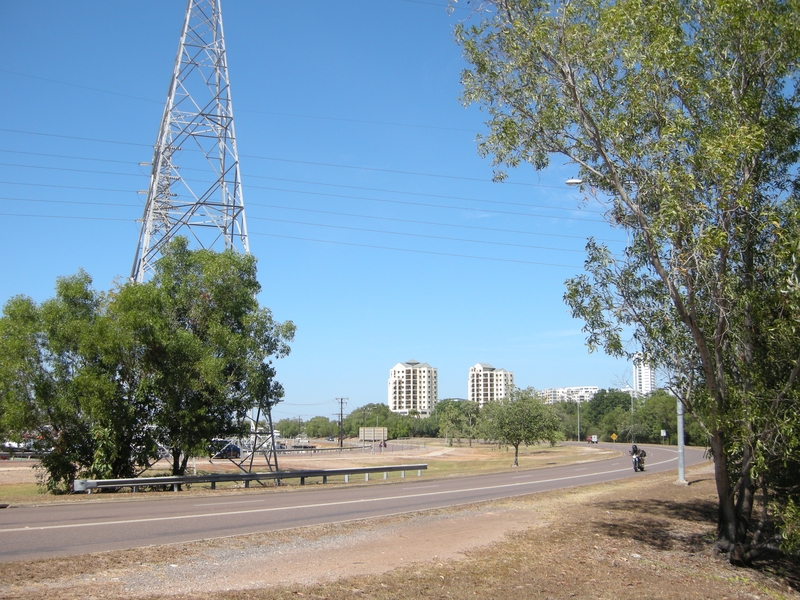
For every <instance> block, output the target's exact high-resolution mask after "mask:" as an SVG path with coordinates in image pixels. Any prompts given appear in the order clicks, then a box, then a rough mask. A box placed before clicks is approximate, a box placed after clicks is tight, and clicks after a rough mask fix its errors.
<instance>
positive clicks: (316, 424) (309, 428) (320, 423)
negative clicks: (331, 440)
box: [305, 417, 339, 438]
mask: <svg viewBox="0 0 800 600" xmlns="http://www.w3.org/2000/svg"><path fill="white" fill-rule="evenodd" d="M305 429H306V435H307V436H308V437H312V438H323V437H329V436H333V435H338V434H339V427H338V425H337V423H336V421H331V420H330V419H329V418H328V417H312V418H311V419H309V420H308V421H307V422H306V427H305Z"/></svg>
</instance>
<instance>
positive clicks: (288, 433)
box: [275, 419, 305, 439]
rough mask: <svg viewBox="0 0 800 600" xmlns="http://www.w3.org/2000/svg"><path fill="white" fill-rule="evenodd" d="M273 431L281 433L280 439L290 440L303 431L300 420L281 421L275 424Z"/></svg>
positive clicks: (303, 425) (303, 427)
mask: <svg viewBox="0 0 800 600" xmlns="http://www.w3.org/2000/svg"><path fill="white" fill-rule="evenodd" d="M275 429H276V430H278V431H280V432H281V437H284V438H287V439H291V438H296V437H297V436H298V435H300V434H301V433H303V432H304V431H305V424H304V423H303V420H302V419H281V420H280V421H278V422H277V423H275Z"/></svg>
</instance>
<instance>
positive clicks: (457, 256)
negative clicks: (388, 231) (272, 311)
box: [250, 231, 583, 269]
mask: <svg viewBox="0 0 800 600" xmlns="http://www.w3.org/2000/svg"><path fill="white" fill-rule="evenodd" d="M250 235H259V236H264V237H274V238H283V239H287V240H301V241H304V242H319V243H321V244H336V245H339V246H355V247H357V248H370V249H375V250H395V251H397V252H411V253H414V254H430V255H433V256H450V257H454V258H469V259H474V260H490V261H494V262H508V263H517V264H524V265H538V266H542V267H564V268H567V269H582V268H583V266H582V265H562V264H557V263H546V262H536V261H530V260H517V259H513V258H494V257H489V256H472V255H469V254H453V253H449V252H433V251H430V250H413V249H409V248H393V247H391V246H374V245H371V244H355V243H353V242H337V241H331V240H319V239H315V238H303V237H295V236H290V235H278V234H274V233H255V232H252V231H251V232H250Z"/></svg>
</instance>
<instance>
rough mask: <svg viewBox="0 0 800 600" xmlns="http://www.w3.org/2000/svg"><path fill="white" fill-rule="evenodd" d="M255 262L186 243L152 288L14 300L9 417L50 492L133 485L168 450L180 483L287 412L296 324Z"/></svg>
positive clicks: (0, 352)
mask: <svg viewBox="0 0 800 600" xmlns="http://www.w3.org/2000/svg"><path fill="white" fill-rule="evenodd" d="M259 291H260V286H259V284H258V281H257V280H256V269H255V259H254V258H253V257H251V256H242V255H239V254H237V253H235V252H232V251H229V252H223V253H214V252H209V251H205V250H198V251H192V250H189V249H188V245H187V242H186V240H185V239H183V238H178V239H176V240H175V241H173V242H172V243H171V244H170V245H169V246H168V247H167V248H166V249H165V250H164V256H163V258H162V259H161V260H159V261H158V262H157V263H156V274H155V277H154V279H153V280H152V281H150V282H147V283H128V284H125V285H122V286H120V287H118V288H117V289H115V290H112V291H111V292H109V293H107V294H101V293H98V292H96V291H94V290H93V289H92V287H91V279H90V278H89V276H88V275H86V274H85V273H82V272H81V273H79V274H77V275H75V276H72V277H64V278H59V280H58V281H57V284H56V297H55V298H53V299H52V300H48V301H46V302H43V303H42V304H41V305H36V303H34V302H33V301H31V300H30V299H27V298H23V297H17V298H12V299H11V300H10V301H9V302H8V303H7V304H6V306H5V307H4V311H3V316H2V318H0V365H2V366H0V419H1V420H2V423H3V425H2V428H3V429H5V430H7V431H8V432H10V434H11V435H12V437H15V436H16V437H20V436H22V435H33V436H34V437H35V438H36V439H37V440H38V442H37V443H38V444H39V446H40V447H41V448H42V449H46V450H48V453H47V454H46V455H45V456H44V458H43V459H42V466H43V467H44V469H45V476H44V482H45V485H46V486H47V488H48V489H50V490H53V491H68V489H69V484H70V483H71V481H72V479H74V478H75V477H76V476H79V475H80V476H87V477H92V478H119V477H130V476H133V475H135V474H136V472H137V471H138V470H140V469H142V468H144V467H146V466H147V465H148V464H149V462H150V461H151V460H152V459H154V458H156V456H157V443H160V444H161V445H163V446H165V447H166V448H168V449H169V451H170V453H171V456H172V471H173V473H174V474H183V473H184V471H185V468H186V463H187V461H188V458H189V456H191V455H192V454H196V453H204V452H205V450H206V447H207V445H208V442H209V441H210V440H211V439H212V438H213V437H216V436H220V435H236V434H242V433H245V429H246V427H245V421H244V416H245V414H246V412H247V411H248V410H249V409H251V408H253V407H255V406H261V407H262V408H263V407H268V406H270V405H271V404H273V403H275V402H277V401H279V400H280V398H281V397H282V395H283V390H282V388H281V386H280V384H279V383H278V382H276V381H275V380H274V375H275V372H274V369H273V368H272V367H271V364H270V359H271V357H280V356H284V355H285V354H287V353H288V351H289V347H288V345H287V342H288V341H291V339H292V337H293V334H294V325H293V324H292V323H291V322H286V323H276V322H275V321H274V320H273V319H272V315H271V313H270V312H269V310H267V309H265V308H261V307H259V305H258V302H257V300H256V295H257V294H258V292H259Z"/></svg>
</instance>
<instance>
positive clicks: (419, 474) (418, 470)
mask: <svg viewBox="0 0 800 600" xmlns="http://www.w3.org/2000/svg"><path fill="white" fill-rule="evenodd" d="M417 477H422V469H417Z"/></svg>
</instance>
